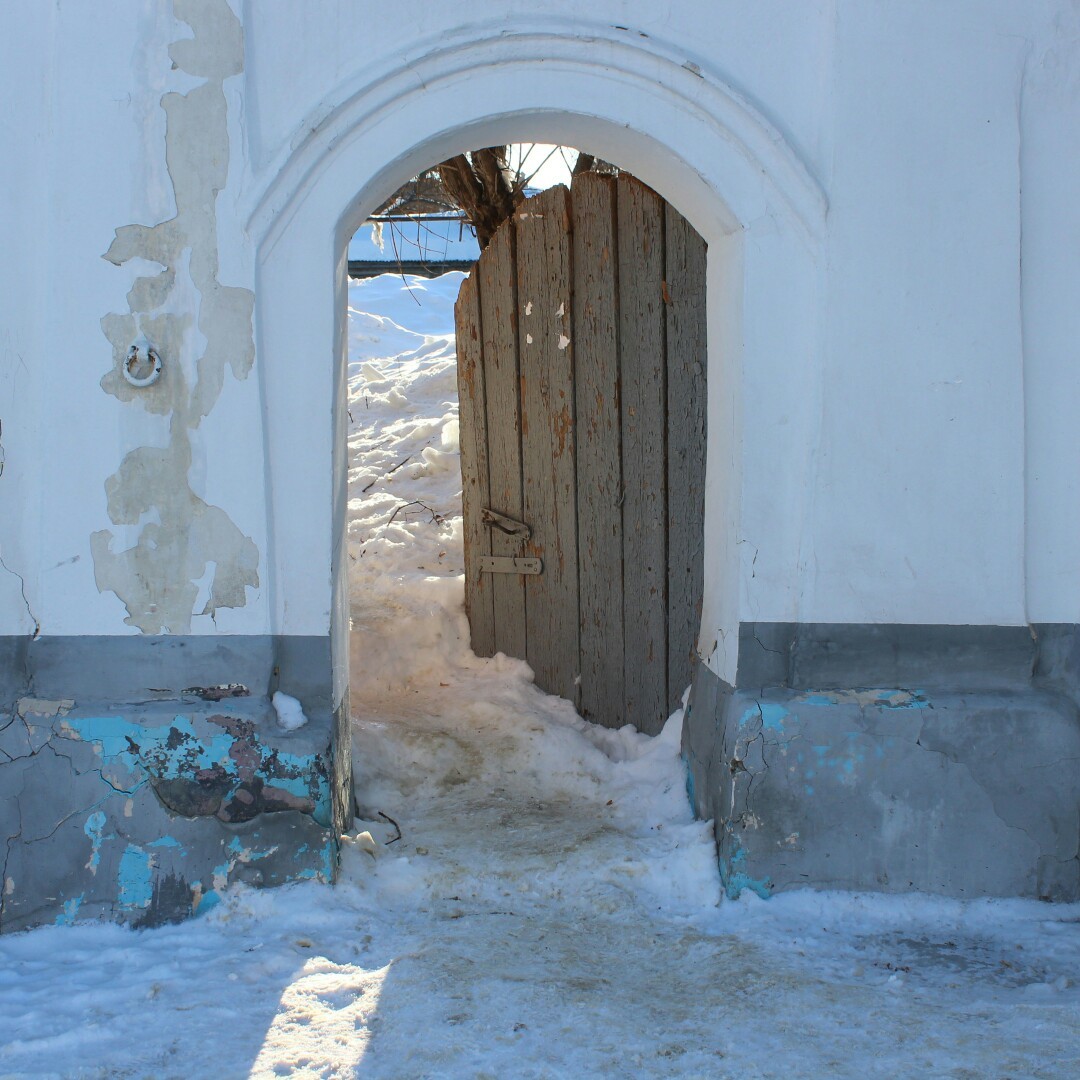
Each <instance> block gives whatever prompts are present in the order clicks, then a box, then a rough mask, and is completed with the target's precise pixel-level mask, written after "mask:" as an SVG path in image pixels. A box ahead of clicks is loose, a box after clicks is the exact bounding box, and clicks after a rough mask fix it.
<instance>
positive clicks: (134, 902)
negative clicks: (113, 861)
mask: <svg viewBox="0 0 1080 1080" xmlns="http://www.w3.org/2000/svg"><path fill="white" fill-rule="evenodd" d="M150 864H151V856H150V855H148V854H147V853H146V852H145V851H143V849H142V848H141V847H138V846H137V845H135V844H128V846H127V847H126V848H125V849H124V854H123V855H121V856H120V870H119V872H118V873H117V875H116V883H117V886H118V889H119V892H118V893H117V900H118V901H119V903H120V906H121V907H125V908H144V907H149V906H150V901H151V900H152V899H153V896H154V891H153V887H152V883H151V879H152V873H153V871H152V868H151V865H150Z"/></svg>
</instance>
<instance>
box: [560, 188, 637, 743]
mask: <svg viewBox="0 0 1080 1080" xmlns="http://www.w3.org/2000/svg"><path fill="white" fill-rule="evenodd" d="M571 194H572V196H573V213H574V238H573V252H574V259H573V266H574V320H573V327H574V329H573V334H572V335H571V336H572V338H573V341H574V371H575V401H576V422H575V435H576V452H577V501H578V590H579V601H578V608H579V619H580V626H581V715H582V716H584V717H585V718H586V719H588V720H592V721H593V722H594V723H599V724H606V725H607V726H608V727H620V726H621V725H622V724H624V723H626V721H625V720H624V719H623V642H622V619H623V616H622V606H623V593H622V510H621V503H622V468H621V462H620V437H619V428H620V417H619V333H618V330H619V309H618V284H617V278H616V271H617V249H616V246H615V245H616V232H615V181H614V180H613V179H612V178H611V177H607V176H599V175H597V174H595V173H586V174H584V175H582V176H578V177H575V179H574V186H573V189H572V191H571Z"/></svg>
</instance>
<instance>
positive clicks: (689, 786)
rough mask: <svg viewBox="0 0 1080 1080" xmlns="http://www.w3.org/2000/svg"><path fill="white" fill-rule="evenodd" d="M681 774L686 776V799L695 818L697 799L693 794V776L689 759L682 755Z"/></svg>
mask: <svg viewBox="0 0 1080 1080" xmlns="http://www.w3.org/2000/svg"><path fill="white" fill-rule="evenodd" d="M682 765H683V773H684V774H685V776H686V797H687V799H689V800H690V809H691V810H693V811H694V816H695V817H696V816H697V799H696V798H695V793H694V774H693V773H692V772H691V771H690V759H689V758H688V757H687V756H686V755H685V754H683V755H682Z"/></svg>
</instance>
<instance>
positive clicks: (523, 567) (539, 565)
mask: <svg viewBox="0 0 1080 1080" xmlns="http://www.w3.org/2000/svg"><path fill="white" fill-rule="evenodd" d="M543 572H544V564H543V561H542V560H540V559H518V558H515V557H514V556H512V555H481V556H480V573H481V574H542V573H543Z"/></svg>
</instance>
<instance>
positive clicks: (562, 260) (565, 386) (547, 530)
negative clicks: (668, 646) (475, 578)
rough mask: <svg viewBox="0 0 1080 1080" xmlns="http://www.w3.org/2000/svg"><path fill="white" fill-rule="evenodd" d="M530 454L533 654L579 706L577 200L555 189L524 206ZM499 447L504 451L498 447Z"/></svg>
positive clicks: (520, 218) (542, 679)
mask: <svg viewBox="0 0 1080 1080" xmlns="http://www.w3.org/2000/svg"><path fill="white" fill-rule="evenodd" d="M515 216H516V226H517V270H518V296H517V303H518V348H519V351H520V359H519V370H520V377H521V454H522V471H523V476H524V507H525V521H526V522H527V523H528V524H529V525H530V526H531V528H532V530H533V534H532V539H531V540H530V541H529V543H528V545H527V547H528V548H529V553H530V554H531V555H535V556H539V557H540V558H541V559H543V561H544V571H543V573H542V574H538V575H536V576H530V577H528V578H526V579H525V597H526V600H525V607H526V619H527V624H528V628H527V642H526V659H527V660H528V662H529V664H530V666H531V667H532V669H533V671H534V672H535V673H536V681H537V684H538V685H539V686H540V687H542V688H543V689H544V690H547V691H548V692H550V693H554V694H559V695H561V696H562V697H565V698H568V699H569V700H570V701H572V702H574V703H575V705H576V704H577V703H578V700H577V690H578V685H579V683H578V678H577V676H578V672H579V670H580V669H579V666H578V664H579V653H578V610H577V603H578V582H577V495H576V482H575V459H574V363H573V360H574V348H573V343H572V341H571V336H572V325H571V311H572V296H571V268H570V259H571V251H570V227H569V221H570V203H569V192H568V191H567V190H566V188H563V187H556V188H551V189H549V190H548V191H546V192H544V193H543V194H541V195H537V196H535V197H534V198H531V199H529V200H527V201H526V202H525V203H523V204H522V205H521V207H520V208H519V209H518V211H517V212H516V215H515ZM492 452H493V453H498V452H500V451H499V448H497V447H493V448H492Z"/></svg>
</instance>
